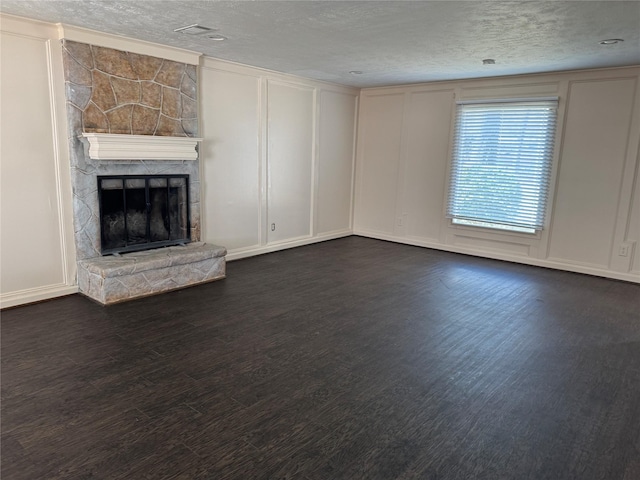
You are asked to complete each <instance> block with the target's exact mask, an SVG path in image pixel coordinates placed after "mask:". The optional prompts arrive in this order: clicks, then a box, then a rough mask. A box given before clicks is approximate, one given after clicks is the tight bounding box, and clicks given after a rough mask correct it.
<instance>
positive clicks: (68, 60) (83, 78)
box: [62, 52, 91, 86]
mask: <svg viewBox="0 0 640 480" xmlns="http://www.w3.org/2000/svg"><path fill="white" fill-rule="evenodd" d="M62 59H63V67H64V78H65V80H67V81H68V82H71V83H75V84H77V85H87V86H91V71H90V70H89V69H87V68H85V67H83V66H82V65H80V64H79V63H78V62H77V61H76V60H74V58H73V57H72V56H71V55H70V54H69V53H68V52H65V54H64V55H63V56H62Z"/></svg>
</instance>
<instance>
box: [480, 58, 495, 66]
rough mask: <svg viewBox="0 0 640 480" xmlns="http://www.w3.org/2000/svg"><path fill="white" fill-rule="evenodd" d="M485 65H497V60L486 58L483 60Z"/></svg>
mask: <svg viewBox="0 0 640 480" xmlns="http://www.w3.org/2000/svg"><path fill="white" fill-rule="evenodd" d="M482 64H483V65H495V64H496V61H495V60H494V59H493V58H485V59H484V60H482Z"/></svg>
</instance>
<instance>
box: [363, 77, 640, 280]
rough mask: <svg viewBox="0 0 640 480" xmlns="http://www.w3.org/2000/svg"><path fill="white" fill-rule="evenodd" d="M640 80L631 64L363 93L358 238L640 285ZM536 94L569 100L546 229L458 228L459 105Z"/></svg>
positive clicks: (563, 104)
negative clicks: (455, 133)
mask: <svg viewBox="0 0 640 480" xmlns="http://www.w3.org/2000/svg"><path fill="white" fill-rule="evenodd" d="M639 77H640V68H621V69H609V70H594V71H583V72H567V73H560V74H549V75H530V76H519V77H511V78H499V79H484V80H469V81H458V82H438V83H432V84H423V85H412V86H405V87H387V88H375V89H365V90H363V91H362V93H361V100H360V101H361V104H360V115H359V131H358V155H357V175H356V178H357V190H356V203H355V222H354V233H356V234H359V235H364V236H370V237H374V238H382V239H387V240H393V241H398V242H403V243H409V244H413V245H421V246H426V247H431V248H438V249H443V250H449V251H454V252H460V253H467V254H472V255H480V256H486V257H490V258H499V259H504V260H511V261H516V262H521V263H528V264H533V265H542V266H549V267H553V268H559V269H566V270H571V271H577V272H583V273H590V274H595V275H602V276H607V277H612V278H619V279H624V280H630V281H635V282H640V251H639V249H640V247H639V246H638V242H639V241H640V220H639V217H640V206H639V202H640V193H639V192H638V190H640V185H638V178H637V177H638V166H639V165H638V144H639V141H640V138H639V137H640V95H639V94H638V80H639ZM535 96H558V97H559V99H560V102H559V116H558V131H557V135H556V154H555V160H554V175H553V181H552V183H553V186H552V189H551V196H550V199H549V207H548V212H547V220H546V226H545V228H544V230H543V231H542V232H541V233H539V234H536V235H527V234H518V233H497V232H493V231H491V230H487V229H481V228H473V227H464V226H454V225H452V224H451V222H450V220H448V219H446V218H445V208H446V196H447V189H448V168H449V160H450V154H451V143H452V128H453V122H454V114H455V101H456V99H482V98H487V99H488V98H508V97H512V98H513V97H535ZM623 247H625V248H626V249H627V250H628V252H627V254H626V255H620V253H621V248H622V249H624V248H623Z"/></svg>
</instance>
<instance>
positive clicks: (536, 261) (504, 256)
mask: <svg viewBox="0 0 640 480" xmlns="http://www.w3.org/2000/svg"><path fill="white" fill-rule="evenodd" d="M353 234H354V235H358V236H361V237H367V238H375V239H378V240H387V241H389V242H395V243H402V244H405V245H413V246H416V247H425V248H432V249H434V250H442V251H445V252H452V253H461V254H464V255H472V256H474V257H483V258H490V259H493V260H503V261H506V262H513V263H521V264H524V265H532V266H535V267H545V268H553V269H555V270H564V271H567V272H574V273H584V274H586V275H594V276H597V277H605V278H611V279H614V280H623V281H625V282H632V283H640V275H638V274H637V273H635V272H617V271H614V270H607V269H603V268H597V267H593V266H587V265H579V264H573V263H567V262H563V261H558V259H553V260H547V259H540V258H531V257H522V256H518V255H510V254H508V253H500V252H494V251H488V250H480V249H473V248H468V247H456V246H451V245H443V244H441V243H437V242H429V241H421V240H415V239H407V238H403V237H396V236H394V235H389V234H386V233H381V232H372V231H369V230H354V232H353Z"/></svg>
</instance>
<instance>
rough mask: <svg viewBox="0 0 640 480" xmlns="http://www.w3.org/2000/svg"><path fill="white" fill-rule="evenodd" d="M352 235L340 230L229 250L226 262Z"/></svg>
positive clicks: (349, 231)
mask: <svg viewBox="0 0 640 480" xmlns="http://www.w3.org/2000/svg"><path fill="white" fill-rule="evenodd" d="M351 235H353V232H352V231H351V230H341V231H338V232H331V233H326V234H322V235H316V236H315V237H305V238H299V239H296V240H290V241H286V242H281V243H274V244H270V245H260V246H257V247H251V248H247V249H237V250H229V251H228V252H227V257H226V258H227V261H233V260H240V259H241V258H247V257H254V256H256V255H262V254H264V253H271V252H277V251H280V250H286V249H288V248H294V247H302V246H304V245H311V244H313V243H318V242H325V241H327V240H335V239H336V238H342V237H349V236H351Z"/></svg>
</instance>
